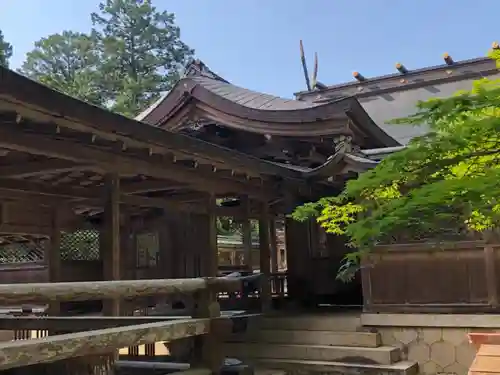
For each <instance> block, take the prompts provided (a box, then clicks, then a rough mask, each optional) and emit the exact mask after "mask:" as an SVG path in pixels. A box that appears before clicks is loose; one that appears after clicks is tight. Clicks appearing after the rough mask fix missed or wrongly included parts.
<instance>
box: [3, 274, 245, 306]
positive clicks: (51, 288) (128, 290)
mask: <svg viewBox="0 0 500 375" xmlns="http://www.w3.org/2000/svg"><path fill="white" fill-rule="evenodd" d="M240 284H241V282H240V281H239V280H238V279H228V278H224V277H218V278H198V279H165V280H161V279H159V280H120V281H92V282H90V281H85V282H73V283H69V282H64V283H33V284H32V283H23V284H0V305H2V304H3V305H7V306H9V305H11V306H12V305H18V304H22V303H29V302H52V301H88V300H100V299H106V298H135V297H146V296H152V295H157V294H165V295H166V294H174V293H193V292H196V291H198V290H202V289H207V288H209V289H211V290H214V291H236V290H238V288H239V287H240Z"/></svg>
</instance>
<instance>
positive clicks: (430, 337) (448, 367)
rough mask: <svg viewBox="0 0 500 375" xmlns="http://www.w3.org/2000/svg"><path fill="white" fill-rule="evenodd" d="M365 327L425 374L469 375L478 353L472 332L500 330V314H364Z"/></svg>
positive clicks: (362, 321) (363, 323)
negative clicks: (470, 338) (378, 334)
mask: <svg viewBox="0 0 500 375" xmlns="http://www.w3.org/2000/svg"><path fill="white" fill-rule="evenodd" d="M361 323H362V325H363V327H365V328H370V329H375V330H377V331H378V332H379V333H380V335H381V337H382V344H383V345H390V346H399V347H400V348H401V349H402V352H403V359H405V360H410V361H416V362H418V364H419V370H420V371H419V373H420V374H425V375H437V374H440V375H452V374H453V375H467V373H468V370H469V367H470V365H471V364H472V361H473V359H474V357H475V355H476V349H475V348H474V347H473V346H472V345H471V344H470V343H469V340H468V336H467V334H468V333H469V332H500V315H462V314H460V315H459V314H456V315H455V314H447V315H445V314H442V315H441V314H363V315H362V317H361Z"/></svg>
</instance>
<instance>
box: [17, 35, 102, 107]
mask: <svg viewBox="0 0 500 375" xmlns="http://www.w3.org/2000/svg"><path fill="white" fill-rule="evenodd" d="M95 46H96V43H95V40H93V39H92V38H91V37H89V36H88V35H85V34H82V33H76V32H72V31H64V32H63V33H61V34H53V35H50V36H48V37H46V38H42V39H40V40H39V41H37V42H36V43H35V48H34V49H33V50H32V51H31V52H29V53H28V54H27V55H26V61H25V62H24V64H23V66H22V67H21V69H20V72H21V73H22V74H24V75H26V76H28V77H30V78H32V79H35V80H37V81H39V82H41V83H43V84H45V85H47V86H50V87H52V88H54V89H56V90H59V91H61V92H64V93H66V94H68V95H71V96H73V97H75V98H78V99H81V100H84V101H86V102H89V103H92V104H96V105H102V104H104V103H105V97H104V96H103V95H102V90H101V87H100V86H101V85H100V83H99V80H98V78H99V75H98V74H97V69H98V68H99V66H98V64H99V61H100V59H99V56H98V54H97V52H96V51H97V49H96V48H95Z"/></svg>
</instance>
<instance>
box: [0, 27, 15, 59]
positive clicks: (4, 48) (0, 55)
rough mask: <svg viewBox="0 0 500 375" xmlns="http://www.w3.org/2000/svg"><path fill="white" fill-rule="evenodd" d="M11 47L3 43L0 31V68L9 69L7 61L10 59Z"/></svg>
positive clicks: (5, 42) (0, 31) (7, 43)
mask: <svg viewBox="0 0 500 375" xmlns="http://www.w3.org/2000/svg"><path fill="white" fill-rule="evenodd" d="M12 52H13V48H12V45H11V44H10V43H9V42H7V41H5V38H4V36H3V33H2V30H0V66H4V67H7V68H8V67H9V59H10V58H11V57H12Z"/></svg>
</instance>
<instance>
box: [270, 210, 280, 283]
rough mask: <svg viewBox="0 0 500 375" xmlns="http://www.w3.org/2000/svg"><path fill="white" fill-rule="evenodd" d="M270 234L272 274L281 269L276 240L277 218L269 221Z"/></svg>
mask: <svg viewBox="0 0 500 375" xmlns="http://www.w3.org/2000/svg"><path fill="white" fill-rule="evenodd" d="M269 232H270V241H271V273H278V268H279V249H278V239H277V238H276V218H275V217H273V218H271V219H270V220H269Z"/></svg>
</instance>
